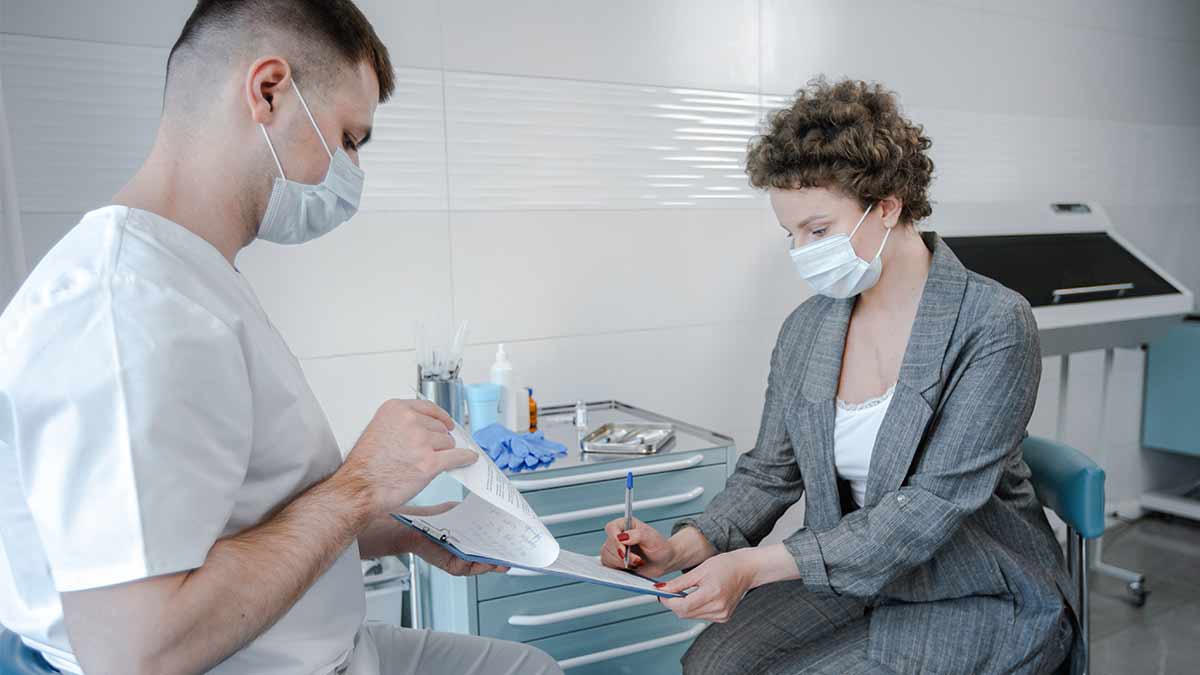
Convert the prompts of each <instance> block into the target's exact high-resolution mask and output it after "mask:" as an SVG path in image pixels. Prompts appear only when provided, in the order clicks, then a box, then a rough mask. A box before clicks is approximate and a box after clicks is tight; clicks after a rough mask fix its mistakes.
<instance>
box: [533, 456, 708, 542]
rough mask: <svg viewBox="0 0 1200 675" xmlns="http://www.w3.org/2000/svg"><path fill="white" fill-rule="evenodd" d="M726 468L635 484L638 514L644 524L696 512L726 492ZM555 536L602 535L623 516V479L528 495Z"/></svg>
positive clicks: (692, 471) (704, 468)
mask: <svg viewBox="0 0 1200 675" xmlns="http://www.w3.org/2000/svg"><path fill="white" fill-rule="evenodd" d="M725 478H726V473H725V466H724V465H720V464H715V465H711V466H699V467H696V468H694V469H684V470H682V471H671V472H668V473H661V474H658V475H655V476H654V478H653V480H644V481H642V482H640V483H639V482H638V481H637V479H634V486H633V491H634V514H635V515H636V516H637V517H638V518H639V519H641V520H643V521H645V522H650V521H652V520H660V519H665V518H677V517H679V516H682V515H684V514H688V513H698V512H700V511H703V510H704V507H705V506H706V505H707V504H708V502H709V501H711V500H712V498H713V495H715V494H717V493H718V492H720V491H721V490H722V489H724V487H725ZM525 498H526V499H527V500H529V505H530V506H532V507H533V510H534V511H536V512H537V514H538V516H540V517H541V518H542V522H544V523H545V524H546V525H547V526H548V527H549V529H550V533H551V534H553V535H554V536H555V537H562V536H567V535H572V534H579V533H582V532H590V531H594V530H603V529H604V524H605V523H607V522H608V521H610V520H612V519H614V518H619V517H621V516H622V515H623V514H624V513H625V480H624V479H623V478H615V479H612V480H605V481H599V482H595V483H586V484H583V485H572V486H569V487H561V488H552V489H549V490H538V491H535V492H529V493H526V494H525Z"/></svg>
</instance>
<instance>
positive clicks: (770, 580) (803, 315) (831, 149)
mask: <svg viewBox="0 0 1200 675" xmlns="http://www.w3.org/2000/svg"><path fill="white" fill-rule="evenodd" d="M769 122H770V124H769V128H768V130H767V132H766V133H765V134H764V135H762V136H760V137H758V138H756V139H755V140H754V141H753V142H752V143H751V146H750V150H749V157H748V161H747V172H748V173H749V175H750V179H751V182H752V184H754V185H755V186H756V187H759V188H764V189H767V190H768V191H769V193H770V199H771V205H772V207H773V208H774V210H775V214H776V216H777V217H778V219H779V223H780V225H781V226H782V227H783V229H784V230H786V232H787V237H788V239H789V240H790V245H791V256H792V259H793V262H794V264H795V266H796V270H797V272H798V273H799V275H800V276H801V277H802V278H803V279H804V280H805V281H807V282H808V284H809V285H810V286H811V288H812V289H813V290H814V291H815V294H814V295H813V296H812V297H811V298H809V299H808V300H806V301H805V302H804V303H803V304H801V305H800V306H799V307H798V308H797V309H796V310H795V311H794V312H792V314H791V316H789V317H788V318H787V320H786V321H785V322H784V324H783V328H782V330H781V331H780V333H779V339H778V342H777V343H776V346H775V349H774V352H773V353H772V355H771V370H770V376H769V379H768V381H767V392H766V404H765V406H764V410H763V416H762V422H761V426H760V429H759V435H758V441H757V443H756V444H755V447H754V449H753V450H751V451H749V452H747V453H746V454H744V455H743V456H742V457H741V458H740V460H739V461H738V464H737V469H736V471H735V472H734V473H733V475H732V476H730V477H729V480H728V482H727V483H726V485H725V490H724V491H723V492H721V493H720V494H719V495H717V496H716V497H715V498H714V499H713V500H712V502H711V503H710V504H709V506H708V508H707V509H706V510H705V512H704V513H703V514H702V515H700V516H697V517H695V518H689V519H686V520H684V521H682V522H680V523H678V524H677V525H676V526H675V530H674V534H673V535H672V536H671V537H670V538H669V539H667V538H665V537H663V536H662V535H661V534H659V533H658V532H657V531H656V530H654V529H653V528H651V527H648V526H646V525H644V524H643V523H640V522H638V523H637V524H636V525H635V526H634V527H633V528H632V529H630V530H629V531H623V529H622V526H623V524H624V521H623V519H621V520H616V521H613V522H612V523H610V524H609V526H608V533H609V537H608V539H607V541H606V542H605V544H604V548H603V550H602V552H601V556H602V559H603V560H604V562H605V563H606V564H608V565H611V566H614V567H620V566H621V565H622V557H623V554H624V552H625V550H624V547H626V546H633V545H636V546H637V547H638V549H637V550H638V551H640V554H641V555H636V554H635V555H634V556H633V564H634V565H635V566H637V567H638V569H639V570H640V571H641V572H642V573H644V574H647V575H649V576H659V575H663V574H667V573H669V572H673V571H676V570H689V571H687V572H686V573H684V574H683V575H681V576H679V577H677V578H675V579H673V580H671V581H669V582H667V583H666V584H665V587H664V588H665V590H667V591H681V590H683V589H687V588H693V589H694V590H693V591H692V592H691V593H690V594H689V595H688V596H687V597H685V598H680V599H669V600H664V601H663V603H664V604H665V605H666V606H667V607H669V608H670V609H671V610H673V611H674V612H675V613H676V614H678V615H679V616H681V617H685V618H691V619H702V620H707V621H712V622H714V623H713V624H712V625H710V626H709V627H708V628H707V629H705V631H704V632H703V633H701V634H700V636H699V637H698V638H697V639H696V641H695V642H694V643H693V645H692V646H691V648H690V649H689V650H688V651H687V653H686V655H685V656H684V658H683V666H684V671H685V672H686V673H689V674H690V673H751V672H753V673H759V672H762V673H811V672H820V673H838V674H839V675H845V674H847V673H875V672H898V673H1009V672H1019V673H1046V672H1053V671H1054V670H1055V669H1056V668H1058V667H1059V666H1060V665H1061V664H1062V663H1063V662H1064V659H1066V657H1067V655H1068V653H1069V651H1070V649H1071V648H1072V644H1073V642H1074V641H1076V640H1077V639H1078V638H1077V633H1078V631H1077V630H1076V629H1075V623H1076V622H1075V621H1074V613H1073V609H1072V608H1073V607H1074V606H1075V603H1076V599H1075V598H1074V597H1073V595H1072V591H1071V585H1070V584H1069V583H1068V578H1067V575H1066V571H1065V565H1064V562H1063V556H1062V551H1061V549H1060V548H1059V545H1058V543H1057V541H1056V540H1055V537H1054V534H1053V533H1052V531H1051V529H1050V526H1049V524H1048V523H1047V521H1046V517H1045V515H1044V512H1043V511H1042V508H1041V506H1040V505H1039V504H1038V501H1037V498H1036V497H1035V496H1034V492H1033V488H1032V486H1031V485H1030V483H1029V468H1028V466H1026V464H1025V462H1024V461H1023V460H1022V458H1021V441H1022V440H1023V439H1024V438H1025V436H1026V435H1027V434H1026V430H1025V429H1026V425H1027V423H1028V422H1029V417H1030V415H1031V414H1032V412H1033V407H1034V401H1035V399H1036V397H1037V390H1038V380H1039V376H1040V373H1041V349H1040V346H1039V343H1038V332H1037V326H1036V325H1035V323H1034V319H1033V313H1032V311H1031V310H1030V307H1029V303H1028V302H1026V301H1025V299H1024V298H1022V297H1021V296H1020V295H1018V294H1017V293H1014V292H1013V291H1011V290H1009V289H1008V288H1005V287H1004V286H1001V285H1000V284H998V283H996V282H995V281H992V280H991V279H988V278H986V277H982V276H980V275H978V274H975V273H973V272H971V271H969V270H967V269H966V268H964V267H963V265H962V263H960V262H959V261H958V259H957V258H956V257H955V256H954V253H953V252H951V251H950V249H949V248H948V247H947V246H946V244H945V243H943V242H942V240H941V239H940V238H939V237H938V236H937V234H935V233H933V232H919V231H918V230H917V229H916V227H915V226H914V224H915V223H917V222H919V221H920V220H922V219H923V218H925V217H926V216H928V215H929V214H930V213H931V210H932V209H931V207H930V203H929V199H928V194H927V193H928V187H929V183H930V179H931V176H932V172H933V163H932V162H931V161H930V159H929V157H928V154H927V153H928V150H929V147H930V141H929V139H928V138H927V137H926V136H925V135H924V134H923V130H922V128H921V127H919V126H917V125H915V124H913V123H912V122H910V121H909V120H907V119H906V118H905V117H904V116H903V115H902V114H901V112H900V110H899V108H898V105H897V102H896V99H895V96H894V95H893V94H892V93H891V92H888V91H886V90H884V89H883V88H881V87H880V86H879V85H871V84H866V83H863V82H856V81H843V82H837V83H832V84H831V83H829V82H827V81H825V80H823V79H822V80H817V81H814V82H813V83H810V84H809V85H808V87H806V88H805V89H802V90H800V91H798V92H797V95H796V99H795V101H794V103H793V104H792V105H791V106H790V107H788V108H785V109H783V110H780V111H777V112H776V113H774V114H773V115H772V116H771V117H770V120H769ZM802 495H804V496H805V497H806V503H805V513H804V516H805V527H804V528H803V529H800V530H798V531H796V532H795V533H793V534H791V536H789V537H787V538H786V539H785V540H784V541H783V542H782V543H780V544H775V545H770V546H761V547H760V546H758V543H759V542H760V541H761V540H762V539H763V537H765V536H766V535H767V533H769V532H770V531H771V529H772V528H773V526H774V525H775V523H776V521H777V520H778V519H779V517H780V516H781V515H782V514H783V513H784V511H785V510H787V509H788V507H790V506H792V505H793V504H795V503H796V502H797V501H798V500H799V499H800V497H801V496H802Z"/></svg>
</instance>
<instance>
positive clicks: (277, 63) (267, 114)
mask: <svg viewBox="0 0 1200 675" xmlns="http://www.w3.org/2000/svg"><path fill="white" fill-rule="evenodd" d="M291 86H292V67H291V66H290V65H288V62H287V61H286V60H284V59H283V57H280V56H264V57H262V58H260V59H258V60H257V61H255V62H254V63H252V64H250V67H249V68H248V69H247V71H246V90H245V93H246V104H247V105H248V106H249V107H250V116H251V117H252V118H253V119H254V123H255V124H269V123H270V122H271V119H272V117H273V116H274V113H275V97H276V94H278V93H279V92H281V91H285V90H286V89H287V88H288V87H291Z"/></svg>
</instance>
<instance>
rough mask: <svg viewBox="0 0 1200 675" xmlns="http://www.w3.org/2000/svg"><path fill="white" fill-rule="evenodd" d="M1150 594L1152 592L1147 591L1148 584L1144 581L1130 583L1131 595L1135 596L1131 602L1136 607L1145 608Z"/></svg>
mask: <svg viewBox="0 0 1200 675" xmlns="http://www.w3.org/2000/svg"><path fill="white" fill-rule="evenodd" d="M1149 593H1150V591H1147V590H1146V584H1145V582H1144V581H1131V582H1129V594H1130V595H1132V596H1133V597H1132V598H1130V600H1129V602H1130V604H1132V605H1133V606H1134V607H1144V606H1145V605H1146V596H1147V595H1148V594H1149Z"/></svg>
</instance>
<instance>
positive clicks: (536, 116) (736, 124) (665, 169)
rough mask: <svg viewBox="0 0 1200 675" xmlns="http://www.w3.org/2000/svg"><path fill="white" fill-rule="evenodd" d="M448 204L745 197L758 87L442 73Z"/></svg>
mask: <svg viewBox="0 0 1200 675" xmlns="http://www.w3.org/2000/svg"><path fill="white" fill-rule="evenodd" d="M446 112H447V118H448V121H447V125H448V126H447V138H448V142H449V153H450V204H451V208H452V209H456V210H503V209H639V208H663V207H666V208H679V207H694V208H703V209H713V208H729V207H732V208H746V207H747V206H748V205H749V204H751V203H753V201H754V200H755V199H756V198H757V197H756V195H755V194H754V193H753V192H752V191H751V190H750V189H749V187H748V186H747V182H746V176H745V175H744V173H743V167H744V156H745V153H746V142H747V141H748V140H749V139H750V137H751V136H752V135H753V134H754V133H755V129H756V128H757V123H758V118H759V116H760V107H759V102H758V96H757V95H754V94H743V93H736V92H728V91H708V90H697V89H683V88H668V87H650V86H635V85H618V84H605V83H596V82H579V81H573V80H555V79H546V78H528V77H509V76H499V75H478V74H472V73H456V72H449V71H448V72H447V73H446Z"/></svg>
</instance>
